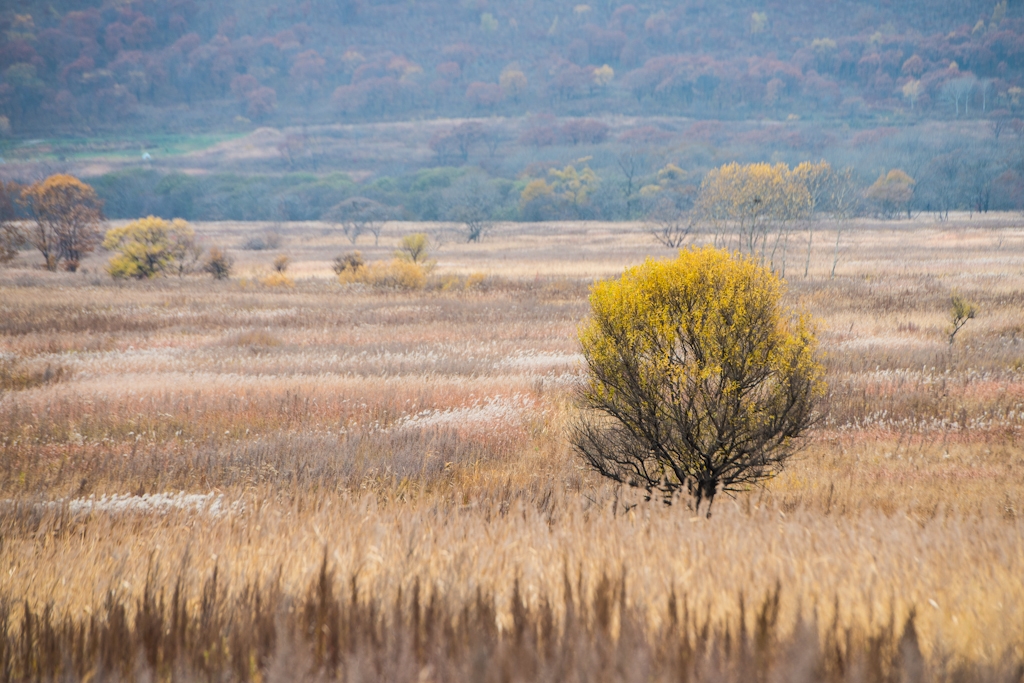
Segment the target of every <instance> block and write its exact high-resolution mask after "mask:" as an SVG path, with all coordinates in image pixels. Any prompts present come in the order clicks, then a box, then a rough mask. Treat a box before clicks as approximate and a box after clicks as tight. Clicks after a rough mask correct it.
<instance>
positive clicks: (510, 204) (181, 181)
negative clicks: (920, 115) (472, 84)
mask: <svg viewBox="0 0 1024 683" xmlns="http://www.w3.org/2000/svg"><path fill="white" fill-rule="evenodd" d="M889 142H890V144H891V145H892V146H893V147H894V152H896V153H894V154H892V155H891V156H890V157H889V158H888V162H889V163H887V164H883V163H879V162H878V160H877V159H873V158H872V159H869V160H867V161H865V160H864V159H857V160H855V161H860V162H862V164H864V165H866V168H857V167H850V166H849V165H847V164H844V163H843V159H837V160H833V165H834V166H835V167H836V168H837V169H843V168H850V177H851V181H852V183H853V186H854V189H855V192H856V195H857V200H856V201H855V202H854V203H853V208H852V210H853V212H854V213H857V214H878V215H885V216H893V215H898V214H899V213H900V212H894V211H893V210H892V207H891V206H889V205H887V204H885V203H884V202H879V201H876V200H877V194H876V195H872V192H871V189H872V188H876V189H877V187H879V183H883V181H884V180H885V178H886V177H887V176H888V175H889V174H891V172H892V171H894V170H895V171H898V172H899V174H900V177H901V178H903V177H905V181H904V182H903V184H904V185H905V188H903V189H902V190H901V199H900V201H899V202H898V203H899V205H900V211H901V212H903V213H907V212H911V213H914V212H921V211H931V212H936V213H938V214H940V215H942V214H945V213H946V212H949V211H953V210H969V211H976V212H985V211H990V210H993V211H1006V210H1020V209H1022V208H1024V168H1022V163H1021V157H1019V156H1012V157H1009V158H1007V157H1002V158H995V157H990V156H988V154H987V153H986V152H985V150H965V149H963V148H950V149H939V150H929V151H927V152H923V153H922V154H920V155H918V156H913V155H908V154H907V153H906V150H905V149H904V150H903V152H904V153H902V154H901V153H898V152H899V151H900V149H901V148H900V146H899V142H900V141H899V140H896V141H889ZM602 160H603V162H604V163H603V164H601V163H597V162H600V161H602ZM868 162H871V163H868ZM794 164H795V162H794ZM874 169H881V171H880V172H878V171H875V170H874ZM711 170H712V167H711V166H703V167H694V166H692V165H688V164H686V160H684V159H680V160H678V163H675V162H673V161H668V160H666V159H665V158H664V157H663V156H658V155H655V154H653V153H648V152H645V151H643V150H636V149H633V150H627V151H625V152H622V153H621V154H619V155H617V156H616V155H612V154H607V155H604V156H602V157H599V158H597V159H594V158H590V157H586V158H583V159H577V160H576V161H575V162H570V163H566V164H564V165H562V164H551V163H549V164H537V165H536V167H534V168H528V169H526V170H524V171H523V172H522V173H520V174H519V175H517V176H516V177H514V178H505V177H495V176H492V175H489V174H488V173H486V172H485V171H483V170H482V169H481V168H479V167H476V166H461V167H454V166H439V167H435V168H426V169H420V170H417V171H415V172H410V173H407V174H403V175H398V176H383V177H378V178H376V179H374V180H370V181H366V182H363V183H356V182H354V181H352V180H351V179H350V178H349V176H347V175H346V174H343V173H330V174H326V175H316V174H313V173H306V172H301V173H299V172H296V173H283V174H237V173H211V174H204V175H187V174H184V173H180V172H171V173H162V172H160V171H157V170H153V169H142V168H139V169H128V170H124V171H119V172H116V173H110V174H107V175H103V176H99V177H94V178H88V179H87V181H88V182H89V183H90V184H91V185H92V186H93V187H94V188H95V189H96V192H97V194H98V195H99V196H100V198H102V199H103V200H104V206H105V212H106V215H107V216H108V217H109V218H115V219H117V218H137V217H139V216H148V215H155V216H162V217H164V218H168V219H169V218H184V219H187V220H199V221H206V220H240V221H315V220H327V221H335V220H338V216H339V211H341V212H342V214H344V213H345V211H351V210H352V208H353V206H354V205H353V204H352V200H353V199H354V198H355V199H357V200H358V202H366V205H367V206H373V207H375V208H374V212H375V214H374V216H375V218H374V219H375V220H376V219H382V220H389V219H393V220H419V221H452V222H459V223H466V222H471V221H474V220H488V221H494V220H507V221H533V220H558V219H594V220H612V221H614V220H633V219H644V218H650V217H652V216H653V215H655V214H659V213H661V214H663V213H664V211H665V209H666V206H668V208H669V209H670V210H671V211H672V212H674V213H678V214H685V213H686V212H688V211H689V210H690V209H691V207H692V205H693V202H694V200H695V199H696V197H697V195H698V193H699V189H700V186H701V183H702V180H703V178H704V176H705V175H706V174H707V173H708V172H709V171H711ZM883 184H884V183H883ZM904 194H905V196H903V195H904ZM873 197H874V198H873ZM346 207H348V208H346Z"/></svg>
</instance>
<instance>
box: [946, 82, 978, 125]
mask: <svg viewBox="0 0 1024 683" xmlns="http://www.w3.org/2000/svg"><path fill="white" fill-rule="evenodd" d="M977 85H978V79H977V78H975V77H974V76H960V77H959V78H954V79H953V80H950V81H946V82H945V83H944V84H943V86H942V96H943V97H944V98H946V101H947V102H949V103H950V104H952V105H953V107H954V109H955V111H956V118H960V105H961V104H963V107H964V115H965V116H970V113H971V93H973V92H974V88H975V87H976V86H977Z"/></svg>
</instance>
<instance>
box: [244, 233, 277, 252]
mask: <svg viewBox="0 0 1024 683" xmlns="http://www.w3.org/2000/svg"><path fill="white" fill-rule="evenodd" d="M281 242H282V239H281V234H280V233H278V232H276V231H274V230H268V231H266V232H264V233H263V234H262V235H253V236H252V237H250V238H249V239H247V240H246V241H245V242H243V243H242V249H245V250H246V251H264V250H267V249H278V248H279V247H280V246H281Z"/></svg>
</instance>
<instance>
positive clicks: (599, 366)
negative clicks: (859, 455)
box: [571, 247, 824, 515]
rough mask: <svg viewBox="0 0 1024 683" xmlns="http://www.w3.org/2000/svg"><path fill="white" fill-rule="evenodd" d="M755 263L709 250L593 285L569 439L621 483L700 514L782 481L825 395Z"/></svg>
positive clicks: (796, 326) (807, 333) (774, 286)
mask: <svg viewBox="0 0 1024 683" xmlns="http://www.w3.org/2000/svg"><path fill="white" fill-rule="evenodd" d="M783 286H784V285H783V282H782V280H780V279H779V278H778V277H776V276H775V275H773V274H772V273H771V271H770V270H769V269H768V268H766V267H765V266H764V265H762V264H761V263H759V262H758V260H757V259H756V258H755V257H749V256H740V255H736V256H730V255H729V254H728V253H727V252H725V251H721V250H718V249H714V248H712V247H705V248H704V249H689V250H683V251H682V252H680V254H679V257H678V258H677V259H675V260H673V261H647V262H646V263H644V264H643V265H640V266H635V267H633V268H630V269H628V270H627V271H626V273H625V274H624V275H623V276H622V278H621V279H618V280H609V281H605V282H601V283H598V284H597V285H595V286H594V289H593V291H592V292H591V295H590V305H591V315H590V319H589V320H588V321H587V322H585V323H584V324H583V325H582V326H581V328H580V331H579V337H580V344H581V347H582V351H583V357H584V359H585V361H586V365H587V370H588V378H587V381H586V384H585V385H584V387H583V389H582V391H581V397H580V398H581V403H582V408H583V410H582V412H581V414H580V417H579V418H578V420H577V421H576V423H575V426H574V428H573V431H572V437H571V438H572V442H573V445H574V446H575V448H576V450H577V451H578V452H579V453H580V454H581V455H582V456H583V458H584V460H585V461H586V462H587V463H589V464H590V466H592V467H593V468H594V469H596V470H597V471H598V472H600V473H601V474H603V475H605V476H606V477H609V478H611V479H613V480H615V481H618V482H621V483H623V484H627V485H629V486H634V487H638V488H641V489H643V490H645V491H646V492H647V495H648V497H651V496H654V495H660V496H661V497H663V498H664V500H665V501H666V502H671V501H672V500H673V498H674V497H675V496H676V494H677V493H679V492H686V493H688V494H689V495H690V496H691V498H692V499H693V504H694V508H695V509H699V508H700V506H701V504H702V503H706V504H707V508H708V514H709V515H710V513H711V504H712V502H713V501H714V499H715V496H716V495H718V494H719V493H721V492H723V491H724V492H733V491H739V490H743V489H745V488H747V487H749V486H751V485H753V484H755V483H757V482H759V481H761V480H763V479H765V478H767V477H770V476H771V475H772V474H774V473H776V472H777V471H778V470H779V469H780V468H781V467H782V465H783V464H784V463H785V461H786V460H787V458H789V456H790V455H791V454H792V453H793V452H794V449H795V447H796V445H797V443H798V439H799V437H800V436H801V435H803V434H804V433H805V432H806V431H807V429H808V428H809V427H810V426H811V425H812V424H813V422H814V420H815V404H816V401H817V399H818V398H819V397H820V396H821V395H822V393H823V390H824V369H823V367H822V365H821V363H820V362H819V360H818V358H817V353H816V349H817V341H816V339H815V335H814V331H813V326H812V324H811V323H810V322H809V321H808V320H806V319H805V318H803V317H801V316H796V315H793V314H792V313H790V312H789V311H787V310H786V309H785V307H784V306H783V304H782V294H783Z"/></svg>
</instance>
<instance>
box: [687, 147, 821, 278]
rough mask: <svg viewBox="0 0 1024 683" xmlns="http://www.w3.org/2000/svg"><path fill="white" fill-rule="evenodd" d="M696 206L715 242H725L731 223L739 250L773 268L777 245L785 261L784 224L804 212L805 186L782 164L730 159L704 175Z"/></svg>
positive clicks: (786, 234)
mask: <svg viewBox="0 0 1024 683" xmlns="http://www.w3.org/2000/svg"><path fill="white" fill-rule="evenodd" d="M696 208H697V215H698V216H699V217H700V218H701V219H702V220H704V221H706V222H708V223H710V224H711V226H712V227H713V228H714V230H715V244H716V246H717V245H718V244H719V243H721V244H722V245H723V246H724V245H726V244H728V242H729V239H728V234H727V232H726V230H727V229H728V228H730V227H731V228H732V229H733V230H734V232H735V234H736V238H737V247H738V248H739V250H740V251H741V252H744V253H747V254H751V255H754V254H756V255H759V256H760V258H761V260H762V261H764V260H766V259H767V260H768V261H769V262H770V263H771V264H772V266H773V268H774V265H775V258H776V256H777V255H778V252H779V249H780V247H781V248H782V254H781V255H782V258H783V262H784V261H785V254H786V246H787V244H788V237H789V229H790V226H791V225H792V223H793V221H795V220H797V219H798V218H803V217H805V216H807V215H809V213H810V210H811V208H812V204H811V195H810V193H809V192H808V190H807V187H806V186H805V185H804V184H803V183H802V182H801V179H800V178H799V177H798V176H797V175H796V174H795V173H794V172H793V171H791V170H790V168H789V166H787V165H786V164H774V165H772V164H766V163H758V164H746V165H740V164H738V163H735V162H734V163H731V164H726V165H725V166H722V167H720V168H716V169H714V170H712V171H711V172H709V173H708V174H707V176H705V178H704V182H702V183H701V186H700V192H699V193H698V195H697V207H696ZM720 238H721V240H720Z"/></svg>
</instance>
